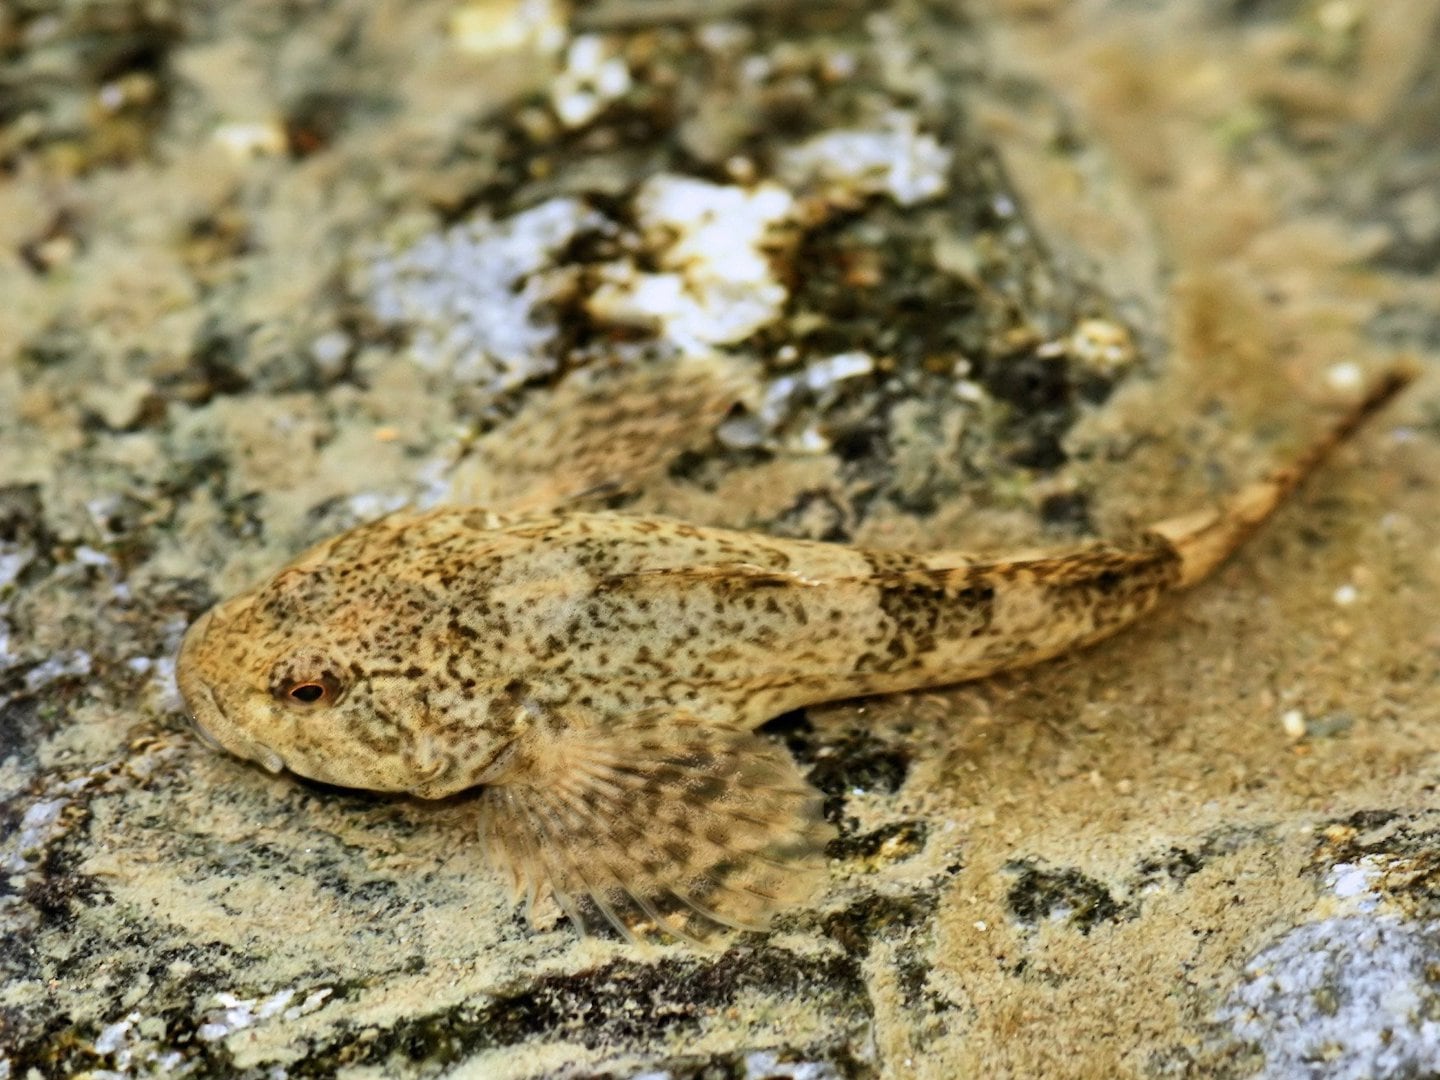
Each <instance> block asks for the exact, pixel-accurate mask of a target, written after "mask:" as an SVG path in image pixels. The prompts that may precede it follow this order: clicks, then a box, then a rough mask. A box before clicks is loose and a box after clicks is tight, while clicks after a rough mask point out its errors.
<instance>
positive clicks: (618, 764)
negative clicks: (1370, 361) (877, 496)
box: [179, 374, 1405, 936]
mask: <svg viewBox="0 0 1440 1080" xmlns="http://www.w3.org/2000/svg"><path fill="white" fill-rule="evenodd" d="M1404 382H1405V377H1404V376H1403V375H1399V374H1397V375H1393V376H1391V377H1390V378H1389V379H1387V380H1385V381H1384V382H1383V383H1382V384H1381V385H1379V386H1378V387H1377V388H1376V389H1375V390H1374V391H1373V392H1372V393H1371V394H1370V395H1369V396H1368V397H1367V398H1366V399H1365V401H1364V402H1362V403H1361V404H1360V405H1359V406H1357V407H1356V408H1355V409H1354V410H1352V412H1351V413H1350V414H1349V415H1348V416H1346V417H1345V418H1344V420H1343V421H1342V422H1341V423H1340V424H1338V425H1337V426H1336V427H1335V429H1334V430H1332V431H1331V432H1330V433H1329V435H1327V436H1326V437H1325V438H1324V439H1322V440H1321V441H1319V442H1318V443H1317V444H1316V445H1315V446H1314V447H1313V448H1312V449H1311V451H1310V452H1308V453H1307V454H1306V455H1305V456H1304V457H1303V458H1302V459H1301V460H1299V461H1297V462H1296V463H1295V464H1294V465H1292V466H1291V467H1289V468H1287V469H1283V470H1280V471H1278V472H1276V473H1274V474H1272V475H1271V476H1270V477H1268V478H1267V479H1265V480H1263V481H1260V482H1258V483H1256V484H1252V485H1250V486H1249V487H1246V488H1244V489H1243V490H1242V491H1240V492H1239V493H1238V494H1237V495H1236V496H1235V497H1234V498H1232V499H1231V500H1230V501H1229V502H1227V503H1226V504H1224V505H1223V506H1221V507H1218V508H1216V509H1212V510H1208V511H1205V512H1202V513H1199V514H1194V515H1190V516H1188V517H1184V518H1177V519H1173V520H1171V521H1167V522H1162V523H1160V524H1158V525H1156V526H1154V527H1152V528H1151V529H1148V530H1146V531H1144V532H1142V533H1140V534H1139V535H1137V536H1136V537H1134V538H1132V539H1131V540H1128V541H1124V542H1118V543H1094V544H1089V545H1085V546H1082V547H1078V548H1075V549H1072V550H1068V551H1063V552H1059V553H1053V552H1051V553H1044V552H1042V553H1037V554H1027V555H1013V556H1009V557H1003V558H980V557H975V556H968V555H961V554H956V553H950V552H944V553H937V554H928V555H910V554H902V553H892V552H877V551H865V550H860V549H856V548H850V547H844V546H840V545H833V544H824V543H813V542H806V541H798V540H787V539H779V538H773V537H767V536H763V535H758V534H753V533H745V532H733V531H728V530H724V529H714V528H697V527H695V526H691V525H687V524H684V523H681V522H678V521H672V520H667V519H662V518H646V517H632V516H625V515H622V514H614V513H580V512H570V513H545V514H525V515H519V516H505V515H499V514H494V513H490V512H487V511H483V510H475V509H441V510H435V511H431V512H428V513H419V514H403V513H402V514H394V515H391V516H389V517H386V518H383V519H381V520H379V521H376V522H374V523H372V524H369V525H365V526H362V527H360V528H357V529H354V530H352V531H351V532H348V533H345V534H343V535H341V536H337V537H335V538H333V539H330V540H328V541H326V542H324V543H322V544H320V545H318V546H317V547H315V548H313V549H311V550H310V551H308V552H306V553H305V554H304V555H302V556H300V557H299V558H298V559H297V560H295V561H294V562H293V563H291V564H290V565H289V566H287V567H286V568H284V569H283V570H281V571H280V572H279V573H278V574H276V575H275V576H274V577H273V578H271V579H270V580H269V581H267V582H265V583H264V584H262V585H260V586H259V587H257V588H255V589H253V590H251V591H249V592H247V593H244V594H242V595H240V596H237V597H235V598H233V599H231V600H228V601H226V602H225V603H222V604H220V605H218V606H217V607H216V608H214V609H213V610H211V611H210V612H208V613H206V614H205V615H204V616H202V617H201V618H200V620H198V621H197V622H196V624H195V625H194V626H193V627H192V628H191V630H190V632H189V634H188V635H187V637H186V640H185V643H184V646H183V648H182V650H181V655H180V663H179V679H180V685H181V688H182V690H183V692H184V695H185V698H186V700H187V702H188V704H189V706H190V708H191V710H192V713H193V715H194V717H195V719H196V721H197V723H198V724H199V726H200V727H201V729H202V730H203V731H205V732H207V733H208V734H209V735H210V736H212V737H213V738H214V739H215V740H217V741H218V742H219V743H220V744H221V746H223V747H224V748H225V749H227V750H229V751H231V752H233V753H235V754H238V755H240V756H241V757H246V758H251V759H254V760H256V761H258V762H260V763H262V764H263V765H265V766H266V767H268V768H270V769H272V770H274V771H279V770H280V769H282V768H288V769H290V770H292V771H294V772H296V773H299V774H301V775H303V776H308V777H311V778H313V779H316V780H321V781H324V782H328V783H332V784H340V785H345V786H350V787H359V788H368V789H372V790H376V791H390V792H409V793H412V794H415V795H418V796H422V797H425V798H439V797H443V796H447V795H451V794H453V793H456V792H459V791H463V790H465V789H468V788H473V787H477V786H480V787H481V794H480V799H481V804H482V813H483V820H484V826H483V831H484V837H485V841H486V843H487V844H488V847H489V851H490V854H491V856H492V859H493V861H494V862H495V863H496V864H497V865H498V866H499V867H500V868H502V869H503V870H504V871H506V872H508V874H509V875H510V877H511V878H512V880H513V881H514V884H515V886H516V889H517V892H518V891H520V890H524V891H527V892H528V893H529V897H530V899H531V901H532V902H533V901H534V900H535V899H536V898H537V897H538V896H541V895H544V894H547V893H548V894H551V895H553V896H554V897H555V898H556V899H557V900H558V901H559V902H560V904H561V905H562V907H563V908H564V909H565V910H566V911H567V912H568V913H569V914H570V915H571V916H572V918H574V919H575V921H576V922H577V923H578V924H579V925H581V926H582V927H583V926H584V925H585V923H586V921H587V919H591V918H593V916H594V915H595V914H597V913H598V915H599V916H600V917H602V918H603V919H605V920H606V921H608V922H609V923H611V924H612V925H614V926H615V927H616V928H617V929H619V930H620V931H621V932H622V933H625V934H627V935H630V934H633V933H646V932H650V931H653V930H656V929H659V930H662V931H668V932H670V933H673V934H677V935H681V936H701V935H703V934H704V933H705V932H706V931H707V930H708V929H711V928H713V927H714V926H715V925H716V924H719V925H726V926H739V927H755V926H763V925H764V924H765V922H766V921H767V919H768V918H769V916H770V915H771V914H772V913H773V912H774V911H775V910H777V909H779V908H782V907H784V906H786V905H789V904H794V903H799V902H803V901H804V900H805V899H807V898H809V897H810V896H811V895H812V894H813V892H814V891H815V889H816V888H817V887H818V886H819V884H820V883H821V882H822V881H823V877H824V864H823V858H822V853H823V847H824V843H825V840H826V838H827V835H828V830H827V827H826V826H825V825H824V823H823V821H822V819H821V817H820V813H819V809H820V803H819V797H818V795H817V793H816V792H815V791H814V790H813V789H811V788H810V787H809V785H808V784H807V783H806V782H805V780H804V778H803V777H802V776H801V774H800V772H799V770H798V769H797V768H796V766H795V764H794V763H793V761H791V760H790V758H789V757H788V755H787V754H786V753H785V752H784V751H783V750H782V749H780V748H779V747H777V746H776V745H774V744H773V743H771V742H769V741H767V740H764V739H762V738H760V737H759V736H756V735H755V734H753V729H754V728H755V727H756V726H758V725H760V724H762V723H763V722H764V721H766V720H768V719H770V718H771V717H774V716H775V715H777V714H779V713H782V712H785V711H787V710H790V709H794V708H797V707H800V706H803V705H808V704H813V703H816V702H822V701H830V700H835V699H840V698H848V697H855V696H859V695H865V694H877V693H888V692H892V691H899V690H907V689H913V688H916V687H923V686H934V685H939V684H945V683H953V682H958V681H961V680H966V679H974V678H979V677H981V676H984V675H987V674H990V673H993V672H996V671H1001V670H1004V669H1007V668H1015V667H1020V666H1023V665H1027V664H1034V663H1037V662H1039V661H1042V660H1045V659H1048V658H1050V657H1053V656H1056V655H1057V654H1059V653H1062V652H1065V651H1067V650H1070V649H1073V648H1076V647H1079V646H1083V645H1086V644H1088V643H1090V642H1093V641H1096V640H1098V639H1100V638H1103V637H1106V636H1108V635H1110V634H1112V633H1114V632H1116V631H1117V630H1119V629H1121V628H1122V627H1124V626H1126V625H1127V624H1129V623H1131V622H1133V621H1134V620H1135V619H1136V618H1138V617H1139V616H1140V615H1142V614H1144V613H1145V612H1146V611H1148V610H1150V609H1151V608H1153V607H1154V606H1155V605H1156V604H1157V603H1158V602H1159V601H1160V600H1161V599H1162V598H1163V597H1164V596H1165V595H1166V594H1167V593H1170V592H1172V591H1174V590H1176V589H1178V588H1182V587H1184V586H1187V585H1190V584H1193V583H1194V582H1196V581H1199V580H1200V579H1201V578H1203V577H1204V576H1205V575H1206V574H1208V573H1209V571H1210V570H1211V569H1213V568H1214V567H1215V566H1216V565H1217V564H1218V563H1219V562H1220V561H1222V560H1223V559H1224V558H1225V557H1226V556H1227V555H1228V554H1229V553H1230V552H1231V551H1233V550H1234V548H1235V547H1236V546H1237V545H1238V544H1239V543H1240V542H1241V541H1242V540H1243V539H1244V538H1245V537H1246V536H1247V535H1249V533H1250V532H1251V531H1252V530H1253V529H1254V528H1255V527H1256V526H1257V525H1258V524H1259V523H1260V522H1261V521H1262V520H1263V519H1264V518H1265V517H1266V516H1268V515H1269V514H1270V512H1271V511H1272V510H1273V509H1274V508H1275V506H1276V505H1278V504H1279V503H1280V502H1281V501H1282V500H1283V498H1284V497H1285V496H1286V495H1287V494H1288V493H1289V492H1290V491H1291V490H1293V489H1294V487H1295V486H1296V485H1297V484H1298V483H1299V482H1300V480H1301V479H1303V477H1304V476H1305V475H1306V474H1307V473H1308V472H1309V471H1310V470H1311V469H1312V468H1313V467H1314V466H1315V465H1316V464H1317V463H1318V462H1319V461H1320V460H1321V459H1322V458H1323V456H1324V455H1325V454H1326V452H1327V451H1328V450H1329V449H1330V448H1331V447H1332V446H1333V445H1335V444H1336V443H1337V442H1339V441H1341V440H1342V439H1344V438H1345V437H1347V436H1348V435H1349V434H1350V433H1351V432H1352V431H1353V430H1354V429H1355V428H1356V427H1357V426H1358V425H1359V423H1360V421H1361V420H1362V419H1363V418H1364V417H1365V416H1367V415H1369V414H1370V413H1371V412H1373V411H1374V410H1376V409H1377V408H1379V407H1380V406H1381V405H1382V404H1383V403H1384V402H1385V401H1387V400H1388V399H1389V398H1390V397H1391V396H1393V394H1394V393H1395V392H1397V391H1398V390H1399V389H1400V387H1401V386H1402V385H1403V384H1404Z"/></svg>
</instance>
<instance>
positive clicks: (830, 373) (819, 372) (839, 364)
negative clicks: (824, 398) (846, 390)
mask: <svg viewBox="0 0 1440 1080" xmlns="http://www.w3.org/2000/svg"><path fill="white" fill-rule="evenodd" d="M874 370H875V358H874V357H873V356H871V355H870V354H869V353H864V352H847V353H838V354H837V355H835V356H830V357H826V358H825V359H823V360H817V361H815V362H814V363H813V364H811V365H810V366H808V367H807V368H806V369H805V384H806V385H807V386H809V387H810V389H811V390H814V391H816V392H817V393H823V392H825V391H828V390H831V389H833V388H834V387H835V385H836V384H838V383H842V382H844V381H846V380H847V379H855V378H859V377H860V376H861V375H869V374H870V372H872V371H874Z"/></svg>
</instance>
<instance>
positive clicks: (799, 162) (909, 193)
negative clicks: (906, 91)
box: [779, 111, 954, 206]
mask: <svg viewBox="0 0 1440 1080" xmlns="http://www.w3.org/2000/svg"><path fill="white" fill-rule="evenodd" d="M953 156H954V155H953V154H952V153H951V151H950V150H948V149H946V148H945V147H943V146H941V145H940V143H939V142H938V141H937V140H936V138H935V137H934V136H933V135H928V134H925V133H922V132H921V131H920V130H919V125H918V123H917V121H916V119H915V117H914V115H913V114H911V113H908V112H899V111H896V112H892V113H890V114H889V115H887V116H886V117H885V122H884V125H883V126H882V127H880V128H878V129H874V130H854V129H845V130H840V131H829V132H826V133H825V134H823V135H817V136H815V137H814V138H812V139H809V140H808V141H806V142H804V143H801V144H800V145H799V146H797V147H794V148H792V149H790V150H787V151H786V152H784V153H783V154H781V156H780V161H779V173H780V176H781V177H782V178H783V179H784V180H785V181H786V182H787V183H789V184H791V185H792V186H794V187H807V186H810V185H812V184H817V183H818V184H821V185H824V186H827V187H831V188H835V189H838V191H840V192H841V193H843V194H846V195H852V196H853V195H888V196H890V197H891V198H892V199H894V200H895V201H896V202H897V203H899V204H900V205H901V206H911V205H913V204H915V203H919V202H924V201H925V200H926V199H933V198H935V197H936V196H938V195H941V194H943V193H944V192H945V189H946V188H947V187H948V185H949V172H950V163H951V160H952V159H953Z"/></svg>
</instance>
